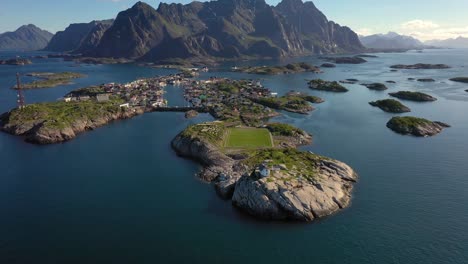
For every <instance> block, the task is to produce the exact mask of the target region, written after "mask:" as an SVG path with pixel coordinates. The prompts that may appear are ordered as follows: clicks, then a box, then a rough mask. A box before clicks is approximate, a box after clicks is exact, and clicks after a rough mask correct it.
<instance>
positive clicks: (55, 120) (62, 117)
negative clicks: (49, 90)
mask: <svg viewBox="0 0 468 264" xmlns="http://www.w3.org/2000/svg"><path fill="white" fill-rule="evenodd" d="M119 103H120V102H118V101H109V102H104V103H98V102H95V101H86V102H68V103H66V102H53V103H40V104H31V105H27V106H26V107H25V108H23V109H21V110H20V109H15V110H13V111H12V112H11V114H10V117H9V123H10V124H12V125H15V124H18V125H22V124H27V123H44V126H45V127H50V128H65V127H69V126H71V125H72V124H73V123H74V122H75V121H78V120H86V119H87V120H94V119H97V118H100V117H102V116H106V115H109V114H116V113H119V112H120V111H122V109H120V107H119Z"/></svg>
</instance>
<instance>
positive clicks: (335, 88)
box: [308, 79, 349, 93]
mask: <svg viewBox="0 0 468 264" xmlns="http://www.w3.org/2000/svg"><path fill="white" fill-rule="evenodd" d="M308 84H309V88H310V89H314V90H319V91H328V92H335V93H346V92H348V91H349V90H348V89H346V88H345V87H344V86H343V85H341V84H339V83H338V82H336V81H325V80H322V79H316V80H311V81H309V82H308Z"/></svg>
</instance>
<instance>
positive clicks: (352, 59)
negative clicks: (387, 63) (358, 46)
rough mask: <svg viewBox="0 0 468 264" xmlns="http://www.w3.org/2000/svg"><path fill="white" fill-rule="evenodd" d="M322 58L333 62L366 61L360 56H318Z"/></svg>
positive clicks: (355, 62) (354, 62)
mask: <svg viewBox="0 0 468 264" xmlns="http://www.w3.org/2000/svg"><path fill="white" fill-rule="evenodd" d="M320 59H322V60H326V61H329V62H333V63H336V64H362V63H366V62H367V61H366V60H365V59H363V58H362V57H360V56H354V57H320Z"/></svg>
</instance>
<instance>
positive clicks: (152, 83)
mask: <svg viewBox="0 0 468 264" xmlns="http://www.w3.org/2000/svg"><path fill="white" fill-rule="evenodd" d="M191 82H192V81H191V80H190V79H189V78H186V77H185V76H184V74H183V73H181V74H172V75H168V76H162V77H155V78H147V79H139V80H136V81H133V82H129V83H125V84H120V83H107V84H103V85H101V86H100V87H99V88H98V89H96V90H95V91H98V92H95V91H93V90H92V89H93V88H89V89H87V90H78V91H75V92H71V93H70V94H68V95H67V96H66V97H64V98H63V100H64V101H65V102H72V101H89V100H95V101H97V102H106V101H109V100H111V98H112V97H114V98H120V99H123V100H124V101H125V103H123V104H121V105H120V106H121V107H165V106H167V100H165V99H164V87H166V86H167V85H184V86H185V85H188V84H190V83H191ZM90 94H91V96H90Z"/></svg>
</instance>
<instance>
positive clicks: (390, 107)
mask: <svg viewBox="0 0 468 264" xmlns="http://www.w3.org/2000/svg"><path fill="white" fill-rule="evenodd" d="M369 104H370V105H372V106H376V107H379V108H380V109H382V110H383V111H385V112H389V113H406V112H411V109H409V108H408V107H407V106H405V105H403V104H402V103H400V102H398V101H397V100H394V99H386V100H379V101H375V102H370V103H369Z"/></svg>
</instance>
